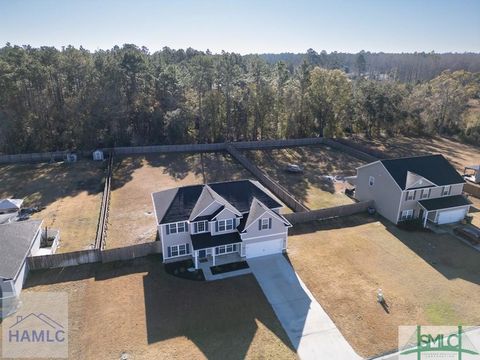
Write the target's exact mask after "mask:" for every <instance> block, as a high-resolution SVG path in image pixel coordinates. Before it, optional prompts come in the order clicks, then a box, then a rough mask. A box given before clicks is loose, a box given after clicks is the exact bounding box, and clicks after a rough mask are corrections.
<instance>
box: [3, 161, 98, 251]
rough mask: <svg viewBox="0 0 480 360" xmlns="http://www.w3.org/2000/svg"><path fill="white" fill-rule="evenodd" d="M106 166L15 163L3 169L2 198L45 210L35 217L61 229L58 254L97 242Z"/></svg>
mask: <svg viewBox="0 0 480 360" xmlns="http://www.w3.org/2000/svg"><path fill="white" fill-rule="evenodd" d="M104 169H105V163H103V162H94V161H87V160H80V161H78V162H76V163H71V164H67V163H53V164H46V163H41V164H13V165H5V166H1V167H0V179H1V181H0V198H10V197H13V198H25V203H24V206H27V207H29V206H38V207H45V209H43V210H42V211H40V212H38V213H36V214H34V216H33V218H36V219H43V220H44V226H48V227H52V228H56V229H59V230H60V237H61V242H60V247H59V248H58V250H57V251H58V252H69V251H77V250H84V249H87V248H89V247H90V245H91V244H94V243H95V234H96V229H97V222H98V216H99V213H100V205H101V202H102V191H103V177H104V172H105V170H104Z"/></svg>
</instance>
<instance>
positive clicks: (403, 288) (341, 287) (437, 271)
mask: <svg viewBox="0 0 480 360" xmlns="http://www.w3.org/2000/svg"><path fill="white" fill-rule="evenodd" d="M288 256H289V259H290V261H291V262H292V264H293V266H294V268H295V270H296V271H297V273H298V274H299V275H300V277H301V278H302V280H303V281H304V282H305V284H306V285H307V287H308V288H309V289H310V291H312V293H313V294H314V296H315V298H316V299H317V300H318V301H319V302H320V304H321V305H322V306H323V307H324V308H325V310H326V311H327V313H328V314H329V315H330V317H331V318H332V319H333V321H334V322H335V323H336V325H337V326H338V327H339V329H340V331H341V332H342V334H343V335H344V336H345V337H346V338H347V340H348V341H349V342H350V344H352V346H353V347H354V349H355V350H356V351H357V352H358V353H359V354H360V355H362V356H373V355H376V354H380V353H383V352H385V351H389V350H393V349H395V348H396V347H397V341H398V340H397V336H398V326H399V325H413V324H422V325H427V324H431V325H456V324H464V325H475V324H478V323H479V322H480V303H479V302H478V298H479V296H480V286H479V285H480V267H479V266H478V252H477V251H475V250H473V249H472V248H470V247H468V246H466V245H465V244H463V243H462V242H460V241H458V240H457V239H456V238H454V237H452V236H450V235H447V234H445V235H438V234H434V233H425V232H421V233H416V232H405V231H402V230H399V229H398V228H396V227H395V226H394V225H392V224H390V223H388V222H386V221H381V220H379V219H376V218H370V217H368V216H367V215H355V216H352V217H349V218H342V219H335V220H329V221H325V222H322V223H320V222H312V223H307V224H302V225H296V226H295V227H294V228H293V229H292V235H291V236H290V237H289V250H288ZM379 288H381V289H382V290H383V293H384V296H385V299H386V301H387V304H388V306H389V313H387V312H385V310H384V309H383V308H382V307H381V306H380V305H379V304H378V303H377V302H376V292H377V289H379Z"/></svg>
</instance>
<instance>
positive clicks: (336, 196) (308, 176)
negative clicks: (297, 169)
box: [245, 145, 363, 209]
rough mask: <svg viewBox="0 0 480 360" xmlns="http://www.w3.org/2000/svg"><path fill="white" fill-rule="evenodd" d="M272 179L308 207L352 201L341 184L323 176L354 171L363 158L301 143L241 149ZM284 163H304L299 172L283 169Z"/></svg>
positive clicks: (313, 207)
mask: <svg viewBox="0 0 480 360" xmlns="http://www.w3.org/2000/svg"><path fill="white" fill-rule="evenodd" d="M245 154H246V156H247V157H248V158H249V159H250V160H251V161H253V163H254V164H256V165H257V166H258V167H259V168H260V169H261V170H263V171H264V172H265V173H266V174H267V175H268V176H270V177H271V178H272V179H273V180H275V181H277V182H278V183H279V184H280V185H282V186H283V187H285V188H286V189H287V190H288V191H289V192H290V193H291V194H292V195H293V196H294V197H295V198H296V199H297V200H298V201H300V202H302V203H303V204H304V205H306V206H307V207H309V208H310V209H320V208H326V207H332V206H338V205H345V204H351V203H353V200H351V199H350V198H349V197H347V196H345V194H344V193H343V190H344V184H342V183H333V182H332V181H331V180H329V179H328V178H325V176H326V175H327V176H334V175H344V176H350V175H355V174H356V167H358V166H361V165H363V162H362V161H360V160H358V159H356V158H354V157H352V156H350V155H348V154H346V153H343V152H340V151H337V150H333V149H330V148H328V147H326V146H322V145H318V146H305V147H294V148H285V149H274V150H250V151H245ZM287 164H297V165H300V166H303V167H304V172H303V173H302V174H292V173H288V172H286V171H285V168H286V166H287Z"/></svg>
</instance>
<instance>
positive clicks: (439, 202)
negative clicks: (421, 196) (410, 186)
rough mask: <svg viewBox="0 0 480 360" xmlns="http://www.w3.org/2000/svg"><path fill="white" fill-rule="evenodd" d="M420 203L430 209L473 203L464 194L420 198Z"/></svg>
mask: <svg viewBox="0 0 480 360" xmlns="http://www.w3.org/2000/svg"><path fill="white" fill-rule="evenodd" d="M419 203H420V204H421V205H422V206H423V207H424V208H425V209H427V210H428V211H430V210H439V209H448V208H453V207H458V206H465V205H470V204H471V202H470V201H469V200H467V199H466V198H465V197H464V196H462V195H453V196H446V197H440V198H435V199H427V200H420V201H419Z"/></svg>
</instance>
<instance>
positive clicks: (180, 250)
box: [168, 244, 190, 257]
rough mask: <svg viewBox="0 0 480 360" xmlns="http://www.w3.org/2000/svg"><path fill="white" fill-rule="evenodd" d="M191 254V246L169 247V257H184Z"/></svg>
mask: <svg viewBox="0 0 480 360" xmlns="http://www.w3.org/2000/svg"><path fill="white" fill-rule="evenodd" d="M189 253H190V244H180V245H172V246H169V247H168V257H175V256H183V255H187V254H189Z"/></svg>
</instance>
